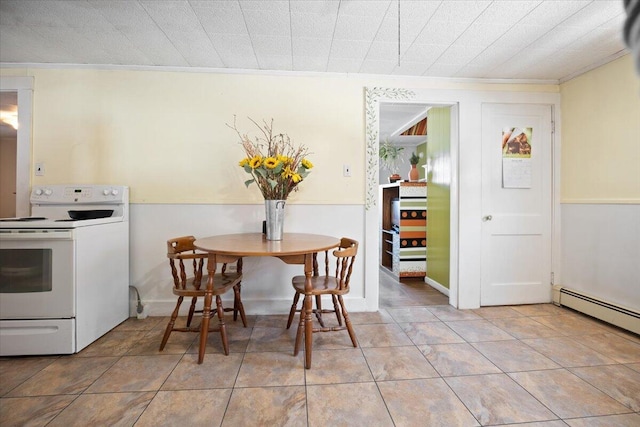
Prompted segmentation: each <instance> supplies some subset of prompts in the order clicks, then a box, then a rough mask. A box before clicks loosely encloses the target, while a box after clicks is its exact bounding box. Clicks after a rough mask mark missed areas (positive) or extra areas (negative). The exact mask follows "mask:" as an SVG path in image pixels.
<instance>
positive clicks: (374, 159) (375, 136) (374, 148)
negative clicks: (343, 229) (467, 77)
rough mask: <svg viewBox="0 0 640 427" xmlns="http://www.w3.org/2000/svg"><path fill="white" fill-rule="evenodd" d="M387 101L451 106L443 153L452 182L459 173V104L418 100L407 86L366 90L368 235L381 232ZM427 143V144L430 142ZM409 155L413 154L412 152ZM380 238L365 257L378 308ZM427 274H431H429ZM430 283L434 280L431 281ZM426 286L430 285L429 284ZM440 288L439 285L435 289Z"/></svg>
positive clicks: (452, 297)
mask: <svg viewBox="0 0 640 427" xmlns="http://www.w3.org/2000/svg"><path fill="white" fill-rule="evenodd" d="M388 103H392V104H397V105H403V104H404V105H407V104H413V105H419V106H423V107H424V108H430V107H443V106H446V107H449V108H450V110H451V117H452V118H451V121H450V138H451V149H450V150H449V151H448V152H447V155H446V156H442V158H446V159H447V162H448V165H447V171H448V173H450V174H451V181H450V182H453V180H454V179H456V178H457V177H456V174H457V166H456V165H455V163H456V162H457V160H456V154H455V153H456V152H457V151H456V150H457V145H458V143H457V136H458V132H457V123H458V118H457V114H458V109H457V104H456V103H451V102H442V101H440V100H437V101H433V102H430V101H429V100H428V99H425V98H422V99H416V98H415V94H414V93H413V92H412V91H410V90H406V89H377V88H373V89H367V97H366V119H367V122H366V126H367V131H366V135H367V141H366V144H367V162H366V163H367V174H366V176H367V183H366V184H367V189H366V204H365V207H366V213H365V228H366V234H367V235H369V236H373V235H376V236H377V235H379V234H380V218H381V210H380V206H381V205H380V203H381V201H380V200H379V199H380V196H379V186H380V184H381V183H382V182H381V178H380V177H379V174H380V172H379V159H378V147H379V142H380V140H381V139H382V135H381V129H380V120H381V113H380V111H381V105H385V104H388ZM427 145H428V143H427ZM409 154H410V153H409ZM451 189H452V191H453V193H454V194H455V191H456V190H455V188H451ZM450 200H451V201H452V202H451V204H452V205H455V203H454V202H453V201H455V200H457V197H455V196H454V197H451V198H450ZM450 215H451V216H453V215H457V206H450ZM451 224H452V227H450V229H449V230H448V234H449V236H450V241H451V245H450V247H449V248H448V253H449V255H453V254H455V253H456V251H457V246H456V243H455V242H456V241H457V240H456V239H457V237H456V236H457V230H454V228H455V227H456V226H457V221H452V222H451ZM380 245H381V243H380V239H367V241H366V248H365V251H366V255H365V256H366V259H365V294H366V295H367V301H368V309H371V310H377V309H378V304H379V292H380V289H379V288H378V286H377V285H378V284H379V283H380V280H381V278H380V274H384V273H381V272H380V270H379V265H380V264H379V254H380ZM456 263H457V258H456V257H455V255H454V256H451V258H450V265H454V268H452V269H450V271H452V272H456V271H457V269H456V267H455V265H456ZM427 274H428V273H427ZM454 276H455V274H451V275H450V277H449V279H450V280H449V286H450V291H449V297H448V298H447V300H448V301H449V303H450V304H452V305H454V306H456V305H457V277H454ZM426 281H427V280H425V282H426ZM429 284H431V283H429ZM423 286H427V285H426V283H425V284H424V285H423ZM436 289H437V288H436ZM374 296H375V303H373V304H372V301H371V299H373V298H371V299H370V298H369V297H374Z"/></svg>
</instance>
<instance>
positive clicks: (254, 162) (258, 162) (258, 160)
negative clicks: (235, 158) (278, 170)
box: [249, 155, 262, 169]
mask: <svg viewBox="0 0 640 427" xmlns="http://www.w3.org/2000/svg"><path fill="white" fill-rule="evenodd" d="M249 166H251V169H257V168H259V167H260V166H262V157H260V156H258V155H256V156H253V158H252V159H251V160H250V161H249Z"/></svg>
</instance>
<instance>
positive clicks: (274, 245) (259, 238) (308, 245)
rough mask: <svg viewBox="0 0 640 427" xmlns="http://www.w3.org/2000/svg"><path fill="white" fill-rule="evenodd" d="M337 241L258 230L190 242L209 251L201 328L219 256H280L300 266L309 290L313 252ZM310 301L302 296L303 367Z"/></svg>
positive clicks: (309, 334)
mask: <svg viewBox="0 0 640 427" xmlns="http://www.w3.org/2000/svg"><path fill="white" fill-rule="evenodd" d="M339 244H340V239H339V238H337V237H332V236H323V235H319V234H306V233H284V235H283V237H282V240H267V239H266V236H265V235H264V234H262V233H238V234H224V235H219V236H211V237H204V238H201V239H197V240H196V241H195V242H194V246H195V247H196V248H198V249H200V250H202V251H205V252H208V254H209V262H208V264H207V270H208V272H209V281H208V282H207V291H206V294H205V298H204V309H203V319H202V326H201V331H204V330H207V329H208V328H209V319H210V313H211V304H212V300H213V277H214V274H215V271H216V264H217V263H218V262H220V261H219V259H223V258H225V257H262V256H270V257H276V258H280V259H281V260H282V261H283V262H285V263H286V264H300V265H304V275H305V276H306V278H307V283H306V286H307V287H308V290H311V282H310V278H311V276H312V275H313V274H314V272H315V274H317V265H315V256H314V255H315V254H317V253H318V252H322V251H326V250H329V249H333V248H336V247H337V246H338V245H339ZM240 265H242V264H240ZM312 304H313V302H312V298H311V297H310V296H308V295H306V296H305V298H304V310H305V321H304V328H305V330H304V342H305V347H304V348H305V368H307V369H309V368H311V348H312V347H311V346H312V343H313V341H312V335H313V332H312V329H313V324H312V315H313V305H312ZM204 341H205V342H203V340H202V339H201V340H200V346H201V352H202V354H203V355H204V347H205V345H206V337H205V340H204Z"/></svg>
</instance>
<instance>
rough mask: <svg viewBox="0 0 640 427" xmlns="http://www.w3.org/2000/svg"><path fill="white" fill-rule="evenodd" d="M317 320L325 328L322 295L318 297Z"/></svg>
mask: <svg viewBox="0 0 640 427" xmlns="http://www.w3.org/2000/svg"><path fill="white" fill-rule="evenodd" d="M316 319H318V323H320V326H322V327H323V328H324V320H322V295H316Z"/></svg>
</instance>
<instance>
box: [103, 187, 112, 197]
mask: <svg viewBox="0 0 640 427" xmlns="http://www.w3.org/2000/svg"><path fill="white" fill-rule="evenodd" d="M109 193H111V191H109V189H108V188H105V189H104V190H102V194H104V195H105V196H108V195H109Z"/></svg>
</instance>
